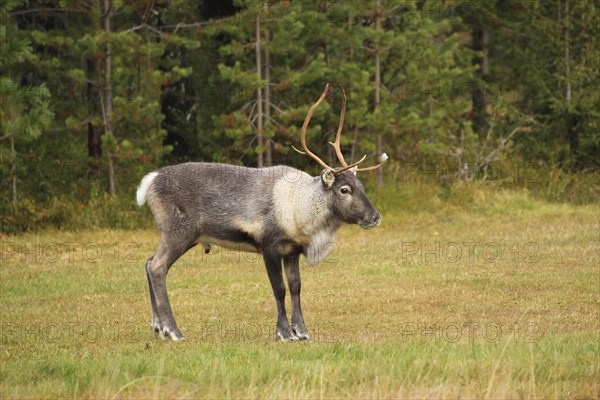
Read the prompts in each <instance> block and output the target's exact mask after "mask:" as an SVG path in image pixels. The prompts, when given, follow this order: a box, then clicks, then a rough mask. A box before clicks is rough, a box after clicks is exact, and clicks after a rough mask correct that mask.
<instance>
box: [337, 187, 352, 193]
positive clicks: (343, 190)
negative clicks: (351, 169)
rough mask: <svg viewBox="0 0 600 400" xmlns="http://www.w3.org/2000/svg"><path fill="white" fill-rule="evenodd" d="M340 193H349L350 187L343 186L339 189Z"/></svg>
mask: <svg viewBox="0 0 600 400" xmlns="http://www.w3.org/2000/svg"><path fill="white" fill-rule="evenodd" d="M340 193H341V194H350V193H351V191H350V188H348V187H346V186H344V187H343V188H341V189H340Z"/></svg>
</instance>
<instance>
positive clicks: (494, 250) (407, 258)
mask: <svg viewBox="0 0 600 400" xmlns="http://www.w3.org/2000/svg"><path fill="white" fill-rule="evenodd" d="M539 250H540V247H539V245H538V244H537V243H536V242H526V243H519V242H513V243H503V242H477V241H472V242H442V241H434V242H402V244H401V246H400V260H399V262H400V263H401V264H407V263H423V264H426V263H445V264H457V263H461V262H469V263H473V262H483V263H496V262H498V261H500V260H509V261H511V262H514V263H515V264H521V263H536V262H538V253H539Z"/></svg>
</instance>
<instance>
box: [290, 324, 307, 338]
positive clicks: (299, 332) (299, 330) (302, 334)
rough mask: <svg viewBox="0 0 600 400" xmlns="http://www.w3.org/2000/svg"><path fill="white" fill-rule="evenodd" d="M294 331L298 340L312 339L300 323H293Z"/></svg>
mask: <svg viewBox="0 0 600 400" xmlns="http://www.w3.org/2000/svg"><path fill="white" fill-rule="evenodd" d="M292 332H293V333H294V335H296V336H297V337H298V340H310V336H308V332H307V331H306V328H304V327H303V328H300V327H298V325H292Z"/></svg>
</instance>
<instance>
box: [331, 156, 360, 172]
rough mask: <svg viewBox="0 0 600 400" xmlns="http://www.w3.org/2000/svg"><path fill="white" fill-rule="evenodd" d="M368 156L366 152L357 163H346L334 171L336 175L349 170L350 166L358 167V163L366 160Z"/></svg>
mask: <svg viewBox="0 0 600 400" xmlns="http://www.w3.org/2000/svg"><path fill="white" fill-rule="evenodd" d="M366 158H367V155H366V154H365V155H364V156H362V158H361V159H360V160H358V161H357V162H355V163H352V164H350V165H346V166H345V167H342V168H338V169H336V170H335V172H334V173H333V174H334V175H335V176H338V175H339V174H341V173H342V172H344V171H346V170H349V169H350V168H354V167H356V166H357V165H358V164H360V163H361V162H363V161H365V159H366Z"/></svg>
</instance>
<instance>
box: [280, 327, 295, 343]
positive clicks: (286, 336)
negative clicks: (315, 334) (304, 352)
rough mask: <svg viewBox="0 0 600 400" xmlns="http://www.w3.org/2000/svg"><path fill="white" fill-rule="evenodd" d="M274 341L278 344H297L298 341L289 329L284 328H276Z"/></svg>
mask: <svg viewBox="0 0 600 400" xmlns="http://www.w3.org/2000/svg"><path fill="white" fill-rule="evenodd" d="M276 339H277V341H278V342H297V341H298V340H300V339H299V338H298V336H296V334H295V333H294V331H292V329H291V328H290V327H286V328H285V329H281V328H277V338H276Z"/></svg>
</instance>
